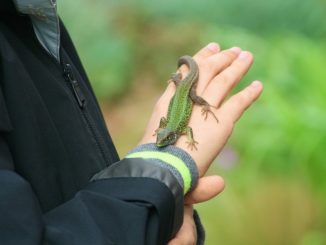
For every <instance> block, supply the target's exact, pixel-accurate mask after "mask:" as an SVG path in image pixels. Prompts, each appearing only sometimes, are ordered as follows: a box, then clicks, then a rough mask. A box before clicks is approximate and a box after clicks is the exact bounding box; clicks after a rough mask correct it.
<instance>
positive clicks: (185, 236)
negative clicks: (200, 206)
mask: <svg viewBox="0 0 326 245" xmlns="http://www.w3.org/2000/svg"><path fill="white" fill-rule="evenodd" d="M196 241H197V231H196V225H195V222H194V218H193V208H192V206H191V205H190V206H187V205H185V207H184V216H183V224H182V226H181V228H180V230H179V231H178V233H177V234H176V236H175V237H174V238H173V239H172V240H171V241H170V242H169V243H168V245H194V244H196Z"/></svg>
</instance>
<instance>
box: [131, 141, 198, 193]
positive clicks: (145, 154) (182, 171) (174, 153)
mask: <svg viewBox="0 0 326 245" xmlns="http://www.w3.org/2000/svg"><path fill="white" fill-rule="evenodd" d="M125 158H129V159H130V158H143V159H148V160H150V161H151V163H152V164H156V165H158V166H160V167H162V168H165V169H168V170H169V171H170V172H171V173H172V174H173V175H174V176H175V178H176V179H177V180H178V182H179V184H180V185H181V186H182V188H183V192H184V194H186V193H187V192H189V191H191V190H192V189H193V188H194V187H195V186H196V184H197V181H198V170H197V166H196V163H195V161H194V160H193V159H192V158H191V156H190V155H189V154H188V153H187V152H185V151H184V150H182V149H180V148H178V147H175V146H172V145H169V146H166V147H164V148H159V147H157V146H156V145H155V144H153V143H150V144H144V145H140V146H138V147H136V148H135V149H133V150H132V151H130V152H129V153H128V154H127V156H126V157H125Z"/></svg>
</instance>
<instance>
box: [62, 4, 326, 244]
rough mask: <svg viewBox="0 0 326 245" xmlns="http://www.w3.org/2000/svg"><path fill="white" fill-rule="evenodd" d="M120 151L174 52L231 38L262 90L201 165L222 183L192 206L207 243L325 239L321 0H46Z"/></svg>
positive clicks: (325, 61)
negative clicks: (249, 57) (250, 62)
mask: <svg viewBox="0 0 326 245" xmlns="http://www.w3.org/2000/svg"><path fill="white" fill-rule="evenodd" d="M58 9H59V13H60V15H61V17H62V19H63V20H64V22H65V24H66V26H67V28H68V30H69V31H70V34H71V36H72V39H73V41H74V42H75V44H76V46H77V49H78V51H79V54H80V56H81V59H82V61H83V63H84V65H85V68H86V70H87V72H88V75H89V77H90V79H91V81H92V84H93V86H94V89H95V92H96V94H97V96H98V98H99V99H100V102H101V105H102V109H103V112H104V115H105V118H106V120H107V122H108V127H109V129H110V131H111V134H112V136H113V139H114V141H115V143H116V145H117V148H118V151H119V153H120V156H121V157H123V156H124V154H125V153H126V152H127V151H128V150H129V149H131V148H132V147H134V146H135V145H136V144H137V142H138V141H139V140H140V138H141V136H142V133H143V129H144V128H145V126H146V122H147V120H148V118H149V115H150V113H151V110H152V107H153V105H154V103H155V101H156V100H157V98H158V97H159V95H160V94H161V93H162V91H163V90H164V88H165V86H166V83H165V81H166V80H167V79H168V78H169V76H170V75H169V74H171V72H173V71H174V70H175V67H176V60H177V58H178V57H179V56H181V55H183V54H194V53H195V52H196V51H197V50H199V49H200V48H201V47H203V46H204V45H206V44H207V43H209V42H211V41H215V42H218V43H220V44H221V46H222V48H229V47H232V46H240V47H241V48H242V49H244V50H250V51H251V52H252V53H254V55H255V64H254V66H253V68H252V69H251V71H250V72H249V73H248V75H247V76H246V77H245V78H244V79H243V81H242V82H241V84H240V85H239V86H238V88H237V90H239V89H241V88H242V87H244V86H246V85H247V84H249V82H251V81H253V80H255V79H259V80H261V81H263V82H264V86H265V90H264V93H263V95H262V97H261V98H260V99H259V101H258V102H257V103H256V104H255V106H254V107H253V108H251V109H250V110H249V111H248V112H247V113H246V115H245V116H244V117H243V118H242V120H241V121H240V122H239V123H238V124H237V127H236V129H235V131H234V134H233V136H232V138H231V140H230V142H229V143H228V144H227V145H226V147H225V149H224V150H223V152H222V153H221V154H220V156H219V157H218V158H217V159H216V161H215V162H214V164H213V165H212V167H211V169H210V174H219V175H222V176H223V177H224V178H225V181H226V189H225V191H224V192H223V193H222V194H221V195H220V196H219V197H218V198H215V199H214V200H212V201H209V202H207V203H204V204H200V205H197V209H198V210H199V211H200V213H201V216H202V220H203V223H204V225H205V227H206V230H207V243H206V244H208V245H213V244H214V245H215V244H225V245H233V244H234V245H238V244H273V245H275V244H277V245H278V244H285V245H291V244H299V245H320V244H326V208H325V207H326V195H325V192H326V191H325V190H326V162H325V150H326V149H325V148H326V113H325V111H326V2H325V1H322V0H310V1H303V0H287V1H284V0H270V1H259V0H233V1H229V0H220V1H217V0H202V1H194V0H187V1H185V0H180V1H175V0H174V1H173V0H165V1H158V0H152V1H144V0H138V1H131V0H129V1H127V0H120V1H113V0H112V1H106V0H92V1H86V0H74V1H58Z"/></svg>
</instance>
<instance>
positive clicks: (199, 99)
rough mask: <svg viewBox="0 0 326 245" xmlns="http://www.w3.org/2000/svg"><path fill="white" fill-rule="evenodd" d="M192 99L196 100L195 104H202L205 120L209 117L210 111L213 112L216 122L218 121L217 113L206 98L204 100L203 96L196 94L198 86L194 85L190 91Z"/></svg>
mask: <svg viewBox="0 0 326 245" xmlns="http://www.w3.org/2000/svg"><path fill="white" fill-rule="evenodd" d="M189 97H190V99H191V100H192V101H193V102H194V104H197V105H200V106H202V109H201V112H202V115H204V116H205V120H206V119H207V116H208V113H210V114H212V116H213V117H214V118H215V120H216V122H218V118H217V117H216V116H215V114H214V113H213V112H212V110H211V108H210V107H213V106H211V105H210V104H208V102H207V101H206V100H204V99H203V98H202V97H200V96H198V95H197V94H196V87H195V86H193V87H192V88H191V90H190V92H189Z"/></svg>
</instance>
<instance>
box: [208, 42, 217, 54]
mask: <svg viewBox="0 0 326 245" xmlns="http://www.w3.org/2000/svg"><path fill="white" fill-rule="evenodd" d="M207 48H208V49H209V50H210V51H212V52H214V53H215V52H217V51H218V49H219V46H218V45H217V44H216V43H210V44H208V45H207Z"/></svg>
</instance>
